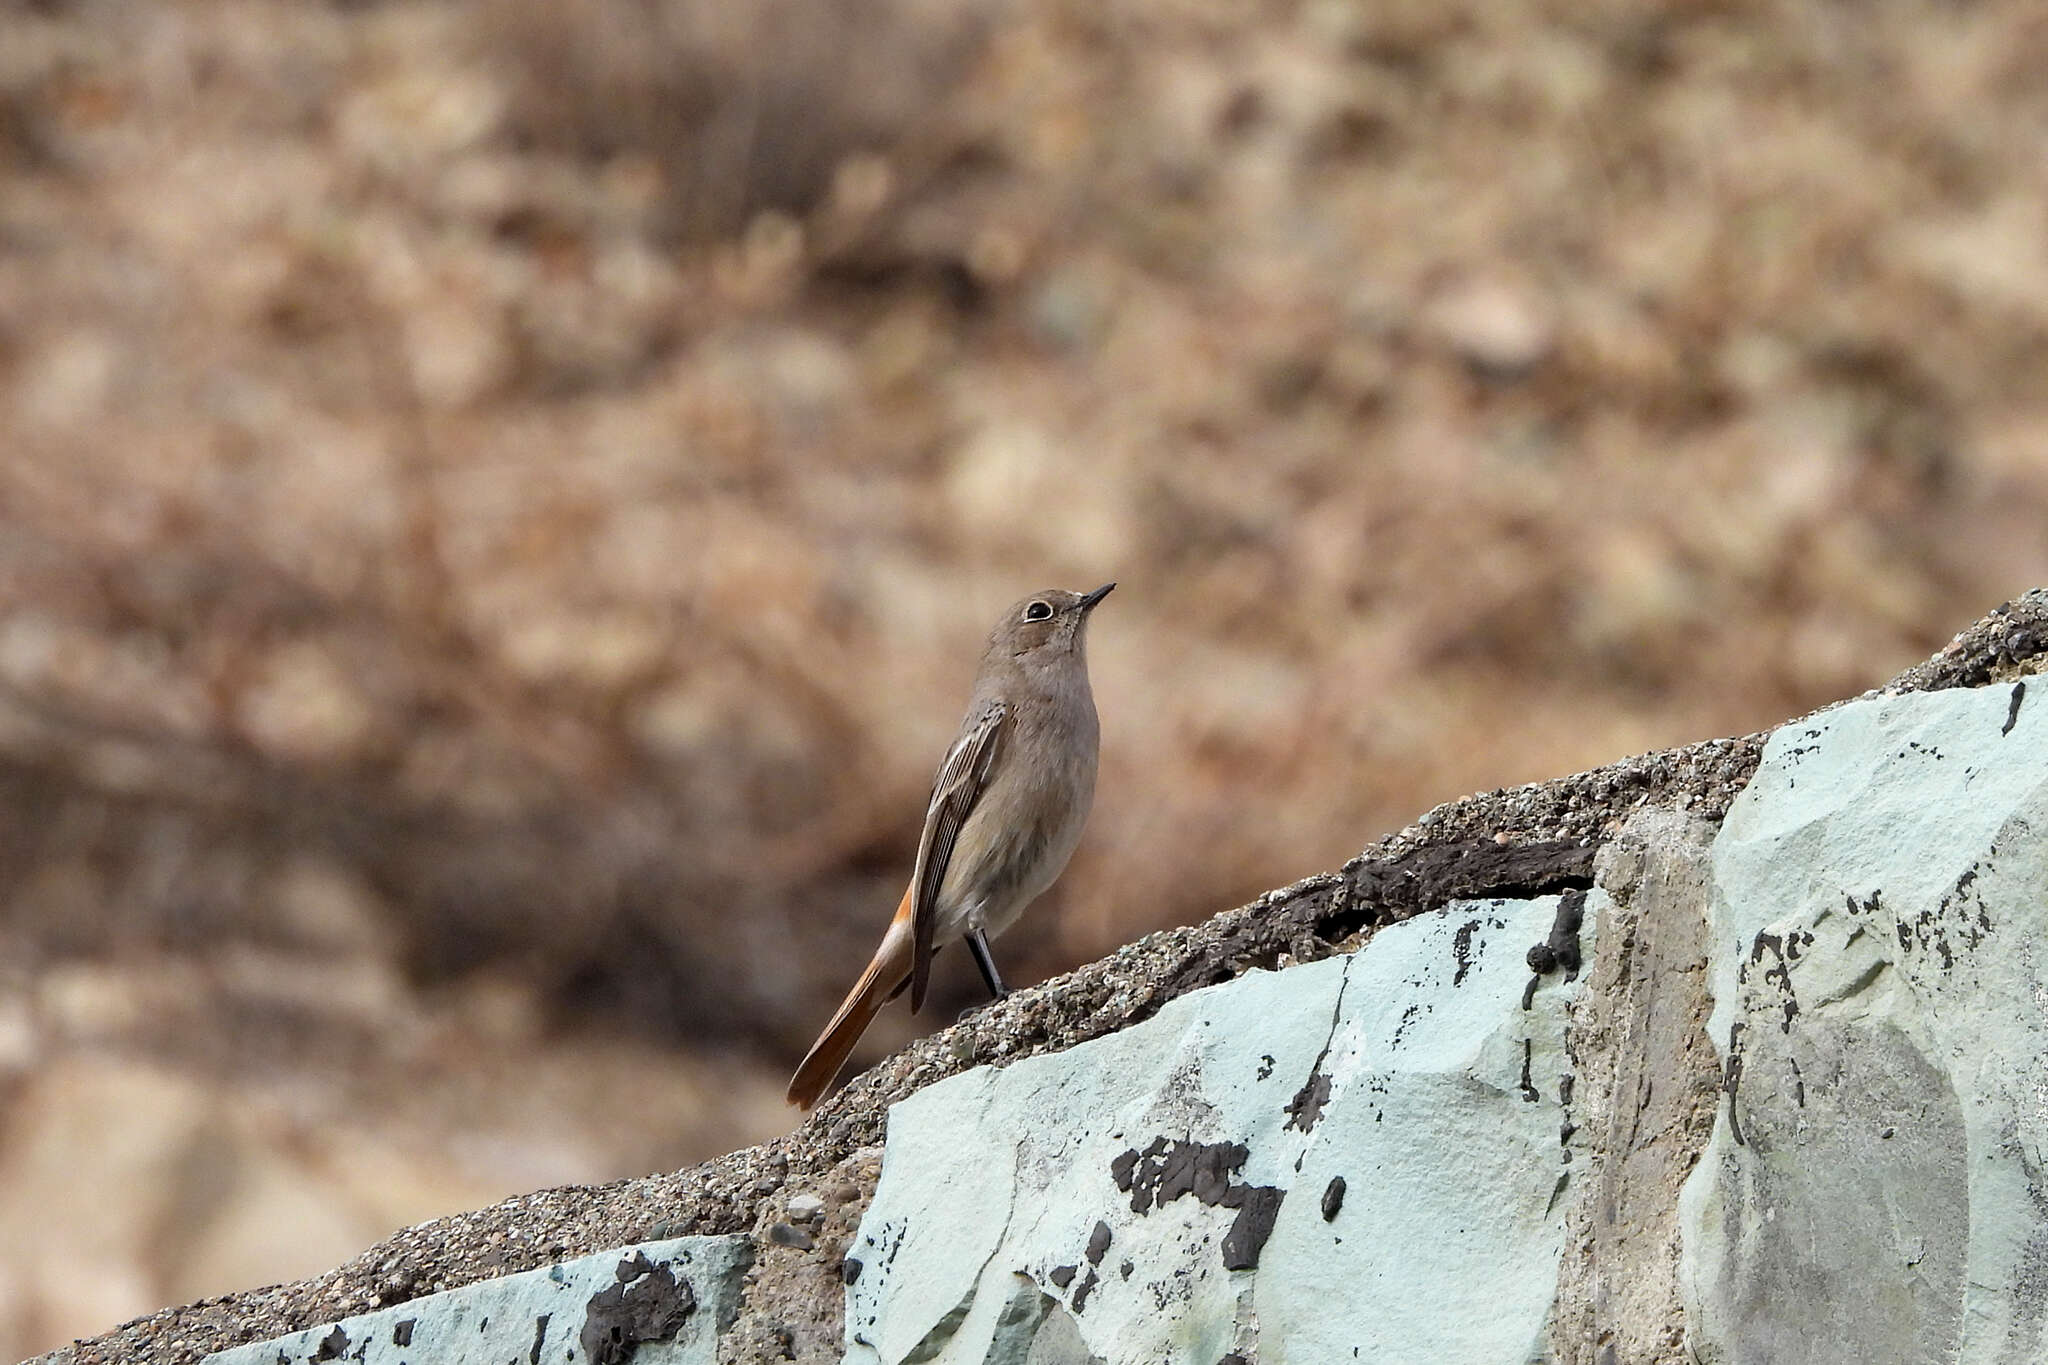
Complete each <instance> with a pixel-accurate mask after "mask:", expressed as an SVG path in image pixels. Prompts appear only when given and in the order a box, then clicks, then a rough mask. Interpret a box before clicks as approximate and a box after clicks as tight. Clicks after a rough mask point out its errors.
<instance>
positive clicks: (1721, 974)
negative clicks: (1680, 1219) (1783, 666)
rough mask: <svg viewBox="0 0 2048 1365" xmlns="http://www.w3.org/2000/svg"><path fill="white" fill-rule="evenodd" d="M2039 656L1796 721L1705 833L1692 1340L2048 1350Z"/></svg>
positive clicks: (1703, 1345) (1876, 1350)
mask: <svg viewBox="0 0 2048 1365" xmlns="http://www.w3.org/2000/svg"><path fill="white" fill-rule="evenodd" d="M2041 691H2042V688H2041V684H2040V683H2039V681H2038V680H2036V681H2034V682H2033V683H2031V684H2030V683H2029V682H2028V681H2026V680H2015V681H2013V682H2011V683H2009V684H2002V685H1997V686H1991V687H1984V688H1979V689H1975V690H1968V691H1951V692H1944V693H1942V694H1940V695H1936V696H1912V695H1900V696H1892V697H1874V698H1869V699H1865V700H1862V701H1858V702H1855V703H1852V704H1850V705H1846V706H1842V707H1839V708H1836V709H1834V710H1832V711H1829V712H1826V713H1824V714H1822V715H1819V716H1815V717H1813V718H1811V719H1810V720H1808V721H1805V722H1800V723H1795V724H1793V725H1788V726H1786V727H1785V728H1783V729H1781V730H1779V731H1778V732H1777V734H1776V735H1774V736H1773V737H1772V739H1771V742H1770V744H1769V746H1768V748H1767V749H1766V751H1765V758H1764V762H1763V765H1762V767H1761V769H1760V770H1759V771H1758V773H1757V776H1756V779H1755V780H1754V781H1753V782H1752V783H1751V785H1750V787H1749V789H1748V791H1747V792H1745V793H1744V795H1743V797H1742V798H1741V799H1740V800H1739V801H1738V802H1737V803H1736V805H1735V808H1734V809H1733V810H1732V811H1731V812H1730V814H1729V817H1728V820H1727V823H1726V825H1725V826H1724V828H1723V830H1722V832H1721V834H1720V837H1719V838H1718V839H1717V841H1716V843H1715V848H1714V881H1715V887H1714V895H1713V899H1712V919H1711V923H1710V928H1709V932H1710V940H1709V942H1710V947H1709V952H1708V963H1709V986H1710V989H1711V992H1712V995H1713V1000H1714V1008H1713V1016H1712V1021H1711V1024H1710V1027H1709V1032H1710V1034H1711V1036H1712V1038H1713V1040H1714V1042H1715V1043H1716V1045H1717V1046H1719V1048H1720V1049H1721V1052H1722V1056H1723V1059H1724V1066H1723V1075H1724V1089H1725V1091H1726V1102H1725V1104H1724V1105H1723V1107H1722V1109H1721V1112H1720V1117H1719V1120H1718V1122H1717V1123H1716V1125H1715V1128H1714V1132H1713V1137H1712V1140H1711V1142H1710V1144H1709V1146H1708V1149H1707V1152H1706V1155H1705V1157H1704V1158H1703V1159H1702V1161H1701V1163H1700V1166H1699V1168H1698V1169H1697V1170H1696V1171H1695V1173H1694V1175H1693V1177H1692V1179H1691V1181H1690V1182H1689V1183H1688V1185H1687V1187H1686V1190H1685V1237H1686V1248H1687V1249H1686V1258H1685V1267H1684V1268H1685V1279H1686V1285H1687V1288H1688V1292H1689V1294H1690V1296H1691V1299H1692V1306H1693V1311H1694V1313H1695V1314H1696V1317H1695V1324H1694V1332H1695V1341H1696V1350H1697V1352H1698V1355H1699V1357H1700V1358H1701V1359H1702V1360H1706V1361H1710V1362H1713V1361H1727V1362H1736V1361H1750V1360H1773V1361H1780V1362H1800V1361H1814V1362H1819V1361H1833V1360H1844V1359H1855V1360H1861V1361H1871V1362H1886V1361H1898V1362H1917V1361H1928V1360H1962V1361H1984V1362H1994V1361H1998V1362H2003V1361H2030V1360H2039V1359H2042V1358H2043V1356H2044V1353H2048V1268H2044V1267H2048V1179H2044V1172H2043V1157H2042V1153H2043V1152H2044V1150H2048V1106H2044V1103H2043V1095H2044V1093H2048V1092H2044V1087H2043V1082H2042V1072H2041V1065H2042V1063H2041V1059H2042V1058H2043V1056H2048V1015H2044V1012H2043V1009H2042V1002H2043V1000H2044V999H2048V961H2044V960H2043V954H2042V951H2041V948H2040V945H2041V944H2042V943H2043V942H2044V940H2048V707H2044V706H2043V704H2042V703H2043V701H2044V700H2048V698H2044V697H2043V696H2042V695H2041Z"/></svg>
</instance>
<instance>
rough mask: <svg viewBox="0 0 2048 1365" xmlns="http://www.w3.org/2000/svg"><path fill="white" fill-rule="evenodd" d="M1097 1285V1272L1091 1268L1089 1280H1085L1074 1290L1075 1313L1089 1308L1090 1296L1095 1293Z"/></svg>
mask: <svg viewBox="0 0 2048 1365" xmlns="http://www.w3.org/2000/svg"><path fill="white" fill-rule="evenodd" d="M1095 1285H1096V1278H1095V1271H1094V1268H1093V1267H1090V1269H1089V1271H1088V1275H1087V1278H1085V1279H1083V1280H1082V1281H1081V1283H1080V1284H1079V1285H1078V1286H1076V1287H1075V1289H1074V1311H1075V1312H1076V1313H1078V1312H1080V1311H1081V1310H1083V1309H1085V1308H1086V1307H1087V1306H1088V1296H1089V1295H1090V1294H1093V1293H1094V1292H1095Z"/></svg>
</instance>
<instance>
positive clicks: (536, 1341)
mask: <svg viewBox="0 0 2048 1365" xmlns="http://www.w3.org/2000/svg"><path fill="white" fill-rule="evenodd" d="M553 1317H554V1314H553V1313H536V1314H535V1315H534V1319H533V1348H532V1349H531V1350H529V1351H528V1352H527V1353H526V1365H540V1348H541V1347H542V1346H543V1345H545V1344H546V1342H547V1339H548V1320H549V1319H551V1318H553Z"/></svg>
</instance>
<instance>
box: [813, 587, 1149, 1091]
mask: <svg viewBox="0 0 2048 1365" xmlns="http://www.w3.org/2000/svg"><path fill="white" fill-rule="evenodd" d="M1115 586H1116V584H1114V583H1105V584H1103V585H1102V586H1101V587H1099V588H1097V589H1096V590H1095V591H1094V592H1090V593H1073V592H1063V591H1060V590H1059V589H1051V590H1048V591H1046V592H1041V593H1038V594H1036V595H1035V596H1032V597H1027V598H1025V599H1024V600H1023V601H1022V602H1019V603H1017V605H1016V606H1014V607H1011V608H1010V609H1009V610H1008V611H1006V612H1004V613H1003V615H1002V619H1001V620H999V621H997V622H996V627H995V629H994V630H992V631H990V632H989V637H988V646H987V648H986V649H985V650H984V651H983V652H982V656H981V672H980V673H979V674H978V675H977V676H976V677H975V680H974V694H973V697H972V699H971V700H970V701H969V702H968V704H967V716H966V718H965V719H964V720H962V721H961V722H960V735H959V737H958V738H957V739H955V740H954V741H953V747H952V748H950V749H948V750H947V751H946V759H945V761H944V762H943V763H941V764H940V765H939V775H938V777H937V778H936V779H934V780H933V782H932V795H931V802H930V804H928V805H927V806H926V807H925V812H924V834H923V836H922V837H921V838H919V840H918V841H917V864H916V866H915V868H914V869H913V870H912V871H911V874H910V887H909V889H908V890H906V891H905V892H904V893H903V901H902V903H901V904H900V905H898V906H897V907H896V917H895V918H894V919H892V920H890V921H889V929H888V932H887V933H885V934H883V935H882V946H881V947H879V948H877V949H875V956H874V959H873V961H871V962H869V963H868V968H867V970H866V971H865V972H863V973H861V978H860V980H859V981H858V982H856V983H855V984H854V987H853V990H852V991H851V992H850V993H849V994H848V995H847V997H846V999H845V1000H844V1001H843V1002H841V1004H840V1006H839V1012H838V1013H836V1014H834V1015H833V1016H832V1022H831V1023H829V1024H827V1025H825V1031H824V1032H823V1033H822V1034H820V1035H818V1041H817V1042H815V1043H813V1044H811V1050H810V1052H809V1054H807V1055H806V1056H805V1057H804V1059H803V1062H802V1064H801V1065H799V1066H798V1067H797V1069H796V1075H794V1076H793V1077H791V1078H790V1082H789V1102H790V1103H791V1104H794V1105H796V1106H797V1107H798V1108H799V1109H809V1108H810V1107H811V1106H812V1105H814V1104H816V1103H817V1102H818V1097H819V1096H820V1095H823V1094H824V1093H825V1090H826V1087H828V1086H830V1085H831V1084H832V1080H833V1078H834V1077H836V1076H837V1075H838V1074H839V1069H840V1068H841V1067H843V1066H845V1065H846V1059H847V1057H848V1056H850V1055H851V1054H852V1052H853V1049H854V1045H855V1044H856V1043H858V1042H859V1041H860V1037H861V1035H862V1034H863V1033H865V1032H867V1027H868V1024H869V1023H870V1022H871V1021H872V1020H873V1019H874V1017H875V1014H876V1012H877V1011H879V1010H880V1009H881V1008H882V1006H883V1005H884V1004H886V1003H887V1002H888V1001H890V1000H893V999H895V998H896V996H897V995H898V994H899V993H900V992H901V991H902V990H903V988H904V987H905V986H908V987H909V988H910V1009H911V1012H912V1013H913V1014H914V1013H916V1012H917V1011H918V1010H919V1009H920V1008H922V1007H923V1005H924V997H925V987H926V985H927V983H928V982H929V980H930V977H931V961H932V954H933V953H934V952H936V951H937V950H938V949H940V948H942V947H944V946H945V945H946V944H948V943H952V942H955V941H956V940H959V939H965V940H966V941H967V947H968V951H970V952H972V953H973V954H974V963H975V965H976V966H977V967H979V968H980V969H981V977H982V980H984V981H986V982H987V983H988V988H989V992H990V994H992V995H993V996H995V998H996V999H998V1000H1000V999H1002V998H1003V997H1004V996H1005V995H1008V994H1009V992H1008V991H1007V990H1005V989H1004V987H1003V979H1002V977H1001V976H1000V975H998V974H997V972H996V963H995V959H994V958H993V957H991V956H989V950H988V941H989V940H990V939H992V938H994V937H996V936H997V935H999V934H1001V933H1002V932H1003V931H1004V930H1005V929H1008V928H1009V927H1010V926H1011V925H1012V924H1014V923H1016V922H1017V917H1018V916H1019V915H1021V914H1022V913H1023V912H1024V907H1025V906H1027V905H1029V904H1031V902H1032V901H1034V900H1037V899H1038V897H1039V895H1040V894H1041V893H1042V892H1044V890H1045V889H1046V888H1047V887H1049V886H1051V885H1052V884H1053V882H1054V881H1055V880H1057V879H1058V877H1059V875H1060V873H1061V872H1062V871H1064V870H1065V869H1066V866H1067V859H1068V858H1069V857H1071V856H1072V855H1073V852H1074V845H1075V844H1077V843H1079V842H1080V839H1081V826H1082V825H1084V824H1086V823H1087V821H1088V806H1089V803H1090V802H1091V801H1093V800H1094V798H1095V748H1096V737H1097V733H1098V732H1097V728H1096V721H1095V697H1094V694H1093V693H1091V692H1090V691H1089V689H1088V655H1087V652H1086V649H1085V641H1086V637H1087V629H1088V614H1089V613H1090V612H1092V611H1094V610H1095V607H1096V604H1097V603H1099V602H1101V601H1102V599H1103V598H1105V597H1107V596H1109V590H1110V589H1111V588H1114V587H1115Z"/></svg>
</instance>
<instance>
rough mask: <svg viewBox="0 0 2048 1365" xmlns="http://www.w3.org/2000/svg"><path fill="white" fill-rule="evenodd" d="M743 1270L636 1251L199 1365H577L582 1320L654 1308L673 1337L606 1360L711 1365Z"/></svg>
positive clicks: (668, 1247)
mask: <svg viewBox="0 0 2048 1365" xmlns="http://www.w3.org/2000/svg"><path fill="white" fill-rule="evenodd" d="M751 1260H752V1256H751V1252H750V1249H749V1243H748V1241H747V1239H746V1238H744V1237H678V1238H674V1239H671V1240H669V1241H662V1242H645V1243H642V1244H640V1245H639V1246H631V1247H622V1248H620V1249H619V1250H617V1251H603V1252H599V1253H597V1254H596V1255H592V1256H583V1257H579V1258H577V1259H576V1260H573V1261H563V1262H561V1263H559V1264H556V1265H551V1266H546V1267H544V1268H542V1269H539V1270H529V1271H526V1272H524V1273H522V1274H518V1275H506V1276H502V1277H500V1278H498V1279H493V1280H482V1281H479V1282H478V1283H476V1284H471V1285H465V1286H463V1287H462V1288H460V1289H450V1290H447V1291H445V1292H443V1293H439V1294H430V1295H427V1296H426V1297H424V1298H419V1299H414V1300H412V1301H410V1302H408V1303H402V1304H397V1305H394V1306H393V1307H390V1308H385V1309H381V1310H379V1311H377V1312H374V1313H363V1314H360V1315H358V1316H356V1317H352V1318H345V1319H343V1320H342V1321H340V1322H330V1323H323V1324H321V1325H320V1326H318V1327H313V1328H309V1329H307V1330H306V1331H303V1332H294V1333H292V1334H291V1335H289V1336H282V1337H277V1338H275V1339H273V1340H270V1341H262V1342H255V1343H252V1344H250V1345H247V1346H238V1347H236V1348H234V1349H233V1350H228V1351H219V1352H216V1353H215V1354H213V1355H210V1356H208V1357H206V1360H205V1362H204V1365H321V1362H327V1361H347V1362H351V1365H588V1363H589V1361H590V1354H589V1353H588V1352H587V1351H586V1350H585V1349H584V1347H583V1343H582V1340H581V1338H582V1335H583V1331H584V1327H585V1325H586V1324H587V1323H588V1321H589V1319H590V1315H591V1313H592V1312H593V1311H596V1312H598V1313H599V1314H603V1313H605V1312H606V1310H607V1308H608V1307H610V1308H611V1309H613V1310H615V1311H614V1313H613V1316H614V1318H615V1319H619V1320H630V1319H631V1318H632V1317H634V1316H635V1314H634V1311H633V1310H634V1309H636V1308H643V1309H644V1308H649V1307H651V1308H652V1310H653V1311H652V1312H651V1313H648V1312H643V1313H641V1314H639V1315H638V1316H639V1317H640V1319H641V1322H642V1323H643V1324H644V1323H645V1322H646V1321H647V1320H648V1319H649V1318H650V1317H652V1318H653V1319H654V1320H656V1321H660V1320H661V1319H662V1318H663V1317H664V1314H663V1312H662V1311H661V1305H662V1304H667V1305H669V1311H668V1313H667V1315H666V1316H670V1317H676V1318H679V1319H680V1322H679V1327H678V1330H676V1331H675V1332H674V1333H673V1334H672V1335H667V1336H665V1337H663V1338H662V1339H657V1340H649V1341H645V1342H641V1343H639V1344H637V1345H633V1346H632V1347H631V1349H630V1351H628V1352H627V1353H626V1354H622V1355H619V1356H618V1357H617V1359H619V1360H622V1361H623V1360H628V1359H630V1360H631V1361H632V1362H633V1365H712V1361H713V1360H714V1359H715V1357H716V1351H717V1338H718V1334H719V1332H720V1331H721V1330H722V1329H723V1328H724V1327H726V1326H727V1325H729V1324H730V1323H731V1322H732V1320H733V1316H734V1314H735V1313H736V1312H737V1311H738V1308H739V1294H740V1284H741V1280H742V1278H743V1277H744V1276H745V1274H746V1270H747V1266H748V1265H749V1264H750V1263H751ZM681 1287H686V1288H681ZM607 1296H608V1297H607ZM622 1299H623V1302H621V1300H622ZM684 1303H688V1304H689V1305H691V1306H690V1307H689V1308H688V1309H687V1310H685V1309H684V1308H683V1307H682V1304H684ZM617 1310H623V1311H617ZM626 1335H627V1337H628V1338H630V1337H631V1336H632V1335H633V1333H632V1332H631V1331H628V1332H627V1333H626ZM622 1344H623V1343H622Z"/></svg>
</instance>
